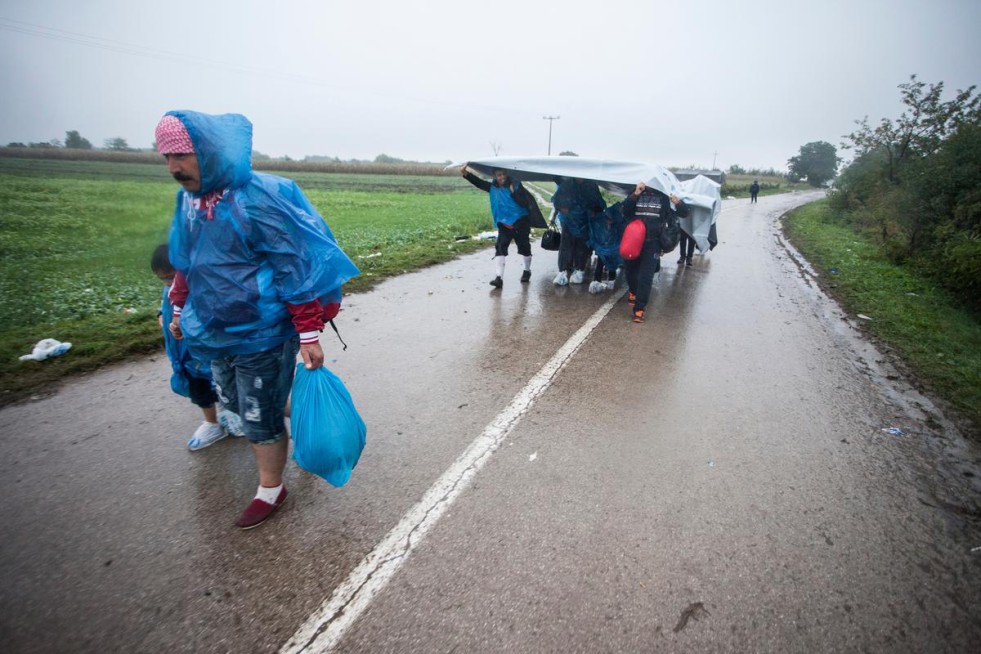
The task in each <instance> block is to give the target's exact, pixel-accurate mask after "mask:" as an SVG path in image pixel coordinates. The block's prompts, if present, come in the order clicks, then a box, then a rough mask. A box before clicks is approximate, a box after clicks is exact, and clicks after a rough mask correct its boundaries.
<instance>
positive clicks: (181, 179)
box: [173, 173, 194, 182]
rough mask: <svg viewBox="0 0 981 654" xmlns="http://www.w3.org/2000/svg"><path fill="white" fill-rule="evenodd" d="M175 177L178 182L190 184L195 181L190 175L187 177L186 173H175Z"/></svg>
mask: <svg viewBox="0 0 981 654" xmlns="http://www.w3.org/2000/svg"><path fill="white" fill-rule="evenodd" d="M173 177H174V179H176V180H177V181H178V182H190V181H192V180H193V179H194V178H193V177H190V176H188V175H185V174H184V173H174V174H173Z"/></svg>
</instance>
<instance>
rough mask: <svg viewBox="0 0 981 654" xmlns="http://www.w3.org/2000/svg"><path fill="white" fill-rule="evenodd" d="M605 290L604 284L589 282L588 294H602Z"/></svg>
mask: <svg viewBox="0 0 981 654" xmlns="http://www.w3.org/2000/svg"><path fill="white" fill-rule="evenodd" d="M605 290H606V284H604V283H603V282H589V292H590V293H594V294H595V293H602V292H603V291H605Z"/></svg>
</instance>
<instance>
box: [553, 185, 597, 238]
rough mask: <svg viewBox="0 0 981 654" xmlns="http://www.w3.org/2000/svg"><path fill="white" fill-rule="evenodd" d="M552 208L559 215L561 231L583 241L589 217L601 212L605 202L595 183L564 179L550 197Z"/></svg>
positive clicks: (587, 236)
mask: <svg viewBox="0 0 981 654" xmlns="http://www.w3.org/2000/svg"><path fill="white" fill-rule="evenodd" d="M552 206H553V207H555V210H556V211H557V212H558V214H559V220H560V221H561V223H562V231H563V232H565V233H568V234H572V235H573V236H575V237H576V238H578V239H582V240H584V241H585V240H587V239H588V238H589V221H590V216H591V215H593V214H594V213H596V212H599V211H603V209H605V208H606V201H605V200H604V199H603V196H602V194H600V190H599V186H597V185H596V183H595V182H592V181H589V180H581V179H580V180H576V179H573V178H569V177H566V178H564V179H562V180H561V181H560V182H559V184H558V188H556V190H555V195H553V196H552Z"/></svg>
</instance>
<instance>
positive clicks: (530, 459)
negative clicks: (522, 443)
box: [528, 452, 538, 461]
mask: <svg viewBox="0 0 981 654" xmlns="http://www.w3.org/2000/svg"><path fill="white" fill-rule="evenodd" d="M537 458H538V452H535V453H533V454H529V455H528V460H529V461H534V460H535V459H537Z"/></svg>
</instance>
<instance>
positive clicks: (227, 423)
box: [218, 409, 245, 438]
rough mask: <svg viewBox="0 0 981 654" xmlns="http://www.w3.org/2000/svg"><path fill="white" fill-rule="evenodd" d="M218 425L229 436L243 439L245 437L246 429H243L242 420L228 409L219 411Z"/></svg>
mask: <svg viewBox="0 0 981 654" xmlns="http://www.w3.org/2000/svg"><path fill="white" fill-rule="evenodd" d="M218 424H219V425H221V426H222V428H224V430H225V431H226V432H228V435H229V436H232V437H234V438H241V437H242V436H245V428H244V427H242V419H241V418H239V417H238V414H237V413H235V412H234V411H229V410H228V409H219V410H218Z"/></svg>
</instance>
